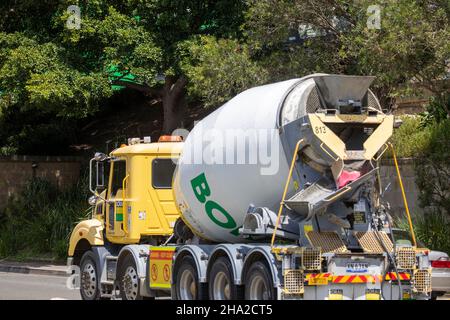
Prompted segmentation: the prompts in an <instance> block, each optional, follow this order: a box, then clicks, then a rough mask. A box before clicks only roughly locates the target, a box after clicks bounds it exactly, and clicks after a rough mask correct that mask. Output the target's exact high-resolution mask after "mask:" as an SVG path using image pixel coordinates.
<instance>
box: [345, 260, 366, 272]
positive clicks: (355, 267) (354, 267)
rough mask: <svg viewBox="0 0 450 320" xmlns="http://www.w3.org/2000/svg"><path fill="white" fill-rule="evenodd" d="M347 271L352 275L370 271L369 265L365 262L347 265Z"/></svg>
mask: <svg viewBox="0 0 450 320" xmlns="http://www.w3.org/2000/svg"><path fill="white" fill-rule="evenodd" d="M346 271H347V272H352V273H364V272H367V271H369V265H368V264H367V263H363V262H352V263H347V268H346Z"/></svg>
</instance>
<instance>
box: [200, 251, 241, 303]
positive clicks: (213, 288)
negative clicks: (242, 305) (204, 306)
mask: <svg viewBox="0 0 450 320" xmlns="http://www.w3.org/2000/svg"><path fill="white" fill-rule="evenodd" d="M208 283H209V290H208V291H209V299H210V300H240V299H242V298H243V295H242V289H241V288H240V287H238V286H237V285H235V284H234V276H233V268H232V266H231V263H230V261H229V260H228V259H227V258H225V257H220V258H218V259H217V260H216V261H214V263H213V266H212V268H211V271H210V273H209V279H208Z"/></svg>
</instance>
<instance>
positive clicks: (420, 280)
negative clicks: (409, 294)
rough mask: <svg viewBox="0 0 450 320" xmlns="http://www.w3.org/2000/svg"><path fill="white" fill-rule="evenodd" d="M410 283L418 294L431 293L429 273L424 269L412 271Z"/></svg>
mask: <svg viewBox="0 0 450 320" xmlns="http://www.w3.org/2000/svg"><path fill="white" fill-rule="evenodd" d="M411 283H412V286H413V288H414V290H415V291H417V292H418V293H429V292H431V272H430V271H429V270H426V269H422V270H416V271H414V275H413V278H412V281H411Z"/></svg>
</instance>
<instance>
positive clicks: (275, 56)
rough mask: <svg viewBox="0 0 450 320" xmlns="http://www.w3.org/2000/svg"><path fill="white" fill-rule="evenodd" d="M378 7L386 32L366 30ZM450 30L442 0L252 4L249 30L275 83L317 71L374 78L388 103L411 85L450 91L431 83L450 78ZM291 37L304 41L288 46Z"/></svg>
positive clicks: (255, 0) (264, 0) (258, 0)
mask: <svg viewBox="0 0 450 320" xmlns="http://www.w3.org/2000/svg"><path fill="white" fill-rule="evenodd" d="M374 4H377V5H379V6H380V9H381V29H373V28H368V26H367V22H368V19H369V14H368V12H367V9H368V8H369V6H370V5H374ZM449 25H450V24H449V10H448V3H446V2H445V1H437V2H436V1H431V0H430V1H422V0H420V1H419V0H413V1H412V0H400V1H398V0H383V1H377V2H375V3H374V2H373V1H370V0H361V1H352V2H349V1H345V0H333V1H328V0H311V1H302V0H295V1H288V0H282V1H278V0H251V1H249V9H248V10H247V13H246V21H245V23H244V31H245V34H246V37H247V41H248V43H249V44H250V47H251V48H252V50H253V55H254V57H255V58H258V60H260V61H261V63H263V65H264V66H265V68H266V69H268V70H269V74H270V75H271V76H273V77H274V78H273V79H274V80H280V79H288V78H292V77H298V76H301V75H304V74H308V73H312V72H327V73H345V74H361V75H374V76H377V80H376V82H375V84H374V88H375V89H377V93H378V94H379V95H381V98H382V99H381V100H382V102H385V101H387V100H388V99H387V98H394V97H396V96H399V95H400V94H402V93H403V92H404V89H403V88H404V87H405V85H408V84H409V83H410V80H412V79H415V80H418V81H419V82H420V84H421V85H424V86H426V87H427V88H428V89H430V90H431V91H432V92H433V93H434V94H439V93H441V92H444V91H445V90H447V89H448V88H447V87H446V86H447V85H446V84H445V82H439V81H434V80H437V79H442V78H443V76H444V75H445V74H446V73H447V62H446V61H447V60H448V59H449V57H450V43H449V42H448V39H449V37H450V28H449ZM292 35H295V36H297V38H300V39H298V40H297V41H294V42H291V41H289V40H288V39H289V37H290V36H292ZM280 70H281V71H280ZM270 80H272V79H270ZM409 89H411V88H409ZM386 107H388V106H386Z"/></svg>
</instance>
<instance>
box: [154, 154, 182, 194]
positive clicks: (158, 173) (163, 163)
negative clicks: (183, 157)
mask: <svg viewBox="0 0 450 320" xmlns="http://www.w3.org/2000/svg"><path fill="white" fill-rule="evenodd" d="M174 160H175V161H176V159H171V158H167V159H161V158H159V159H154V160H153V162H152V186H153V188H155V189H170V188H172V178H173V173H174V171H175V166H176V164H175V162H174Z"/></svg>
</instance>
